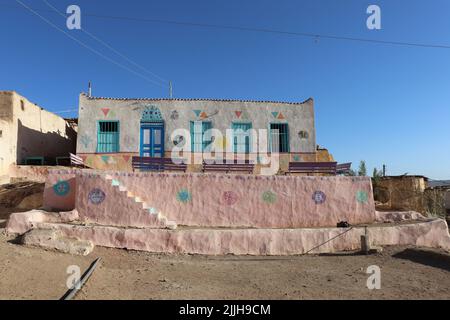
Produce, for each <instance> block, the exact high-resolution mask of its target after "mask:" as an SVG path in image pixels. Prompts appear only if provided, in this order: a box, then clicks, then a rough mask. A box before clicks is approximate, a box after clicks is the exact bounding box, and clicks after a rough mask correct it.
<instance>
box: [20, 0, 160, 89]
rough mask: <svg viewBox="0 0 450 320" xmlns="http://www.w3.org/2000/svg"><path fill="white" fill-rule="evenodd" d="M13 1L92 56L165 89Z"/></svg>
mask: <svg viewBox="0 0 450 320" xmlns="http://www.w3.org/2000/svg"><path fill="white" fill-rule="evenodd" d="M15 1H16V2H17V3H19V4H20V5H22V6H23V7H24V8H25V9H27V10H28V11H30V12H31V13H33V14H34V15H36V16H37V17H39V18H40V19H41V20H43V21H44V22H45V23H47V24H48V25H50V26H52V27H53V28H55V29H56V30H58V31H60V32H62V33H64V34H65V35H66V36H67V37H69V38H70V39H72V40H73V41H75V42H77V43H78V44H79V45H81V46H82V47H84V48H86V49H88V50H90V51H91V52H93V53H94V54H96V55H98V56H99V57H101V58H103V59H105V60H107V61H109V62H110V63H112V64H115V65H116V66H118V67H120V68H122V69H124V70H126V71H128V72H130V73H132V74H134V75H136V76H138V77H140V78H142V79H144V80H146V81H147V82H150V83H153V84H155V85H157V86H160V87H163V88H165V86H163V85H161V84H160V83H159V82H156V81H155V80H153V79H150V78H148V77H147V76H145V75H142V74H141V73H139V72H136V71H134V70H132V69H130V68H128V67H127V66H125V65H123V64H121V63H120V62H117V61H115V60H113V59H111V58H109V57H107V56H105V55H104V54H102V53H101V52H99V51H97V50H95V49H93V48H91V47H90V46H88V45H87V44H85V43H84V42H82V41H81V40H79V39H77V38H75V37H73V36H72V35H70V34H69V33H68V32H66V31H65V30H63V29H61V28H60V27H58V26H57V25H55V24H54V23H53V22H51V21H49V20H48V19H46V18H45V17H43V16H42V15H40V14H39V13H38V12H36V11H35V10H33V9H31V8H30V7H29V6H27V5H26V4H24V3H23V2H22V1H20V0H15Z"/></svg>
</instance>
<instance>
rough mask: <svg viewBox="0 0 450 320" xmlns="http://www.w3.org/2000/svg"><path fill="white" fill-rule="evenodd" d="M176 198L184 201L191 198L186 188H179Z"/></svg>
mask: <svg viewBox="0 0 450 320" xmlns="http://www.w3.org/2000/svg"><path fill="white" fill-rule="evenodd" d="M177 200H178V201H180V202H183V203H186V202H189V201H191V200H192V195H191V193H190V192H189V191H188V190H187V189H181V190H180V191H178V193H177Z"/></svg>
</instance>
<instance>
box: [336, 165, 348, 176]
mask: <svg viewBox="0 0 450 320" xmlns="http://www.w3.org/2000/svg"><path fill="white" fill-rule="evenodd" d="M351 166H352V163H351V162H348V163H341V164H338V165H336V173H338V174H344V173H348V172H349V171H350V168H351Z"/></svg>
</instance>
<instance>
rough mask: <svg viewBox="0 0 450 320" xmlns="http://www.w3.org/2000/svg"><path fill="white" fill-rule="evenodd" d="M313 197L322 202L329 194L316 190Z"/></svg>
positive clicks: (317, 201)
mask: <svg viewBox="0 0 450 320" xmlns="http://www.w3.org/2000/svg"><path fill="white" fill-rule="evenodd" d="M312 199H313V200H314V202H315V203H316V204H322V203H324V202H325V200H326V199H327V196H326V195H325V193H323V192H322V191H315V192H314V193H313V195H312Z"/></svg>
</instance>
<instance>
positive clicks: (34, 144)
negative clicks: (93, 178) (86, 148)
mask: <svg viewBox="0 0 450 320" xmlns="http://www.w3.org/2000/svg"><path fill="white" fill-rule="evenodd" d="M76 139H77V137H76V130H75V128H74V127H73V125H71V124H70V123H69V122H67V121H66V120H65V119H63V118H61V117H60V116H58V115H56V114H54V113H51V112H49V111H46V110H44V109H43V108H41V107H40V106H38V105H36V104H34V103H32V102H30V101H29V100H28V99H27V98H25V97H23V96H21V95H19V94H18V93H17V92H15V91H0V181H7V180H8V179H9V175H8V173H9V172H10V170H11V165H20V164H25V163H26V162H27V161H29V163H35V164H56V158H57V157H68V156H69V152H72V153H74V152H75V146H76Z"/></svg>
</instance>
